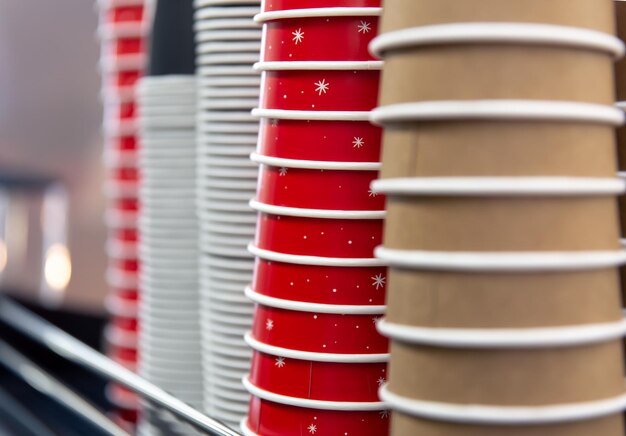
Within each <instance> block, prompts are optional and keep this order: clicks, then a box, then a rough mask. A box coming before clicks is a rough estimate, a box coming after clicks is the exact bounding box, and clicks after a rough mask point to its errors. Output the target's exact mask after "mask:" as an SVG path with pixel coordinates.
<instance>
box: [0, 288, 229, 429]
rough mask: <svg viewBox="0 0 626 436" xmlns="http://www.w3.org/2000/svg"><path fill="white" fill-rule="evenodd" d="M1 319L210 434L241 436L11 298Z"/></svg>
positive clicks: (1, 303)
mask: <svg viewBox="0 0 626 436" xmlns="http://www.w3.org/2000/svg"><path fill="white" fill-rule="evenodd" d="M0 320H1V321H3V322H5V323H6V324H8V325H10V326H11V327H12V328H14V329H15V330H17V331H19V332H21V333H22V334H24V335H26V336H28V337H30V338H31V339H33V340H35V341H36V342H38V343H40V344H42V345H43V346H45V347H46V348H48V349H49V350H51V351H52V352H54V353H56V354H58V355H59V356H61V357H63V358H65V359H67V360H69V361H71V362H74V363H76V364H78V365H81V366H83V367H85V368H87V369H89V370H90V371H93V372H96V373H98V374H100V375H102V376H103V377H105V378H107V379H109V380H113V381H115V382H116V383H119V384H121V385H124V386H126V387H127V388H128V389H130V390H132V391H134V392H136V393H137V394H138V395H140V396H141V397H143V398H145V399H146V400H148V401H149V402H150V403H152V404H154V405H156V406H159V407H162V408H164V409H166V410H168V411H169V412H171V413H172V414H173V415H175V416H177V417H178V418H180V419H181V420H183V421H185V422H187V423H189V424H191V425H192V426H193V427H195V428H196V429H198V430H200V431H203V432H205V433H206V434H209V435H212V436H239V433H237V432H235V431H233V430H231V429H230V428H229V427H227V426H226V425H224V424H222V423H221V422H219V421H217V420H215V419H213V418H210V417H208V416H206V415H204V414H203V413H201V412H199V411H197V410H196V409H194V408H193V407H191V406H189V405H187V404H185V403H183V402H182V401H180V400H179V399H177V398H175V397H173V396H172V395H170V394H168V393H167V392H165V391H164V390H163V389H161V388H159V387H157V386H155V385H153V384H152V383H150V382H148V381H147V380H145V379H143V378H142V377H139V376H138V375H137V374H135V373H133V372H132V371H129V370H128V369H126V368H124V367H123V366H121V365H119V364H118V363H116V362H114V361H112V360H111V359H109V358H107V357H105V356H103V355H102V354H100V353H98V352H97V351H96V350H94V349H93V348H91V347H89V346H87V345H85V344H83V343H82V342H81V341H79V340H77V339H76V338H74V337H72V336H71V335H68V334H67V333H65V332H64V331H63V330H61V329H59V328H58V327H55V326H53V325H52V324H50V323H49V322H47V321H45V320H44V319H42V318H41V317H39V316H37V315H35V314H34V313H32V312H30V311H29V310H27V309H25V308H23V307H22V306H21V305H19V304H17V303H14V302H12V301H10V300H9V299H8V298H7V297H1V298H0Z"/></svg>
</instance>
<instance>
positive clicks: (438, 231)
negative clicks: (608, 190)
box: [384, 195, 620, 252]
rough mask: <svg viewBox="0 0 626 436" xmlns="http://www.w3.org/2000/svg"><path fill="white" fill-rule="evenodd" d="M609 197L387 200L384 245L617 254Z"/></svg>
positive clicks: (615, 217) (615, 215)
mask: <svg viewBox="0 0 626 436" xmlns="http://www.w3.org/2000/svg"><path fill="white" fill-rule="evenodd" d="M619 237H620V234H619V220H618V211H617V201H616V198H615V197H613V196H608V195H607V196H588V197H583V196H581V197H567V196H534V197H530V196H529V197H505V196H500V197H498V196H496V197H489V196H486V197H476V196H474V197H469V196H440V197H437V196H388V197H387V217H386V220H385V238H384V240H385V243H384V245H385V247H387V248H392V249H404V250H426V251H480V252H500V251H508V252H511V251H593V250H618V249H619V247H620V245H619Z"/></svg>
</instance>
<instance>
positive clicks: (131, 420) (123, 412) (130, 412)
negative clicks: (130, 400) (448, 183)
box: [113, 408, 139, 424]
mask: <svg viewBox="0 0 626 436" xmlns="http://www.w3.org/2000/svg"><path fill="white" fill-rule="evenodd" d="M113 416H114V419H115V420H119V422H121V423H122V424H136V423H137V421H138V420H139V411H137V410H135V409H124V408H120V409H117V410H116V411H115V413H114V415H113Z"/></svg>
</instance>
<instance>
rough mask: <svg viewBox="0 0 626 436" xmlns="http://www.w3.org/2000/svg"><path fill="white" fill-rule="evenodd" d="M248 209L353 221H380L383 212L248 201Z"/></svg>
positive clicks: (285, 214)
mask: <svg viewBox="0 0 626 436" xmlns="http://www.w3.org/2000/svg"><path fill="white" fill-rule="evenodd" d="M250 207H251V208H252V209H254V210H256V211H259V212H263V213H267V214H272V215H283V216H293V217H303V218H321V219H354V220H382V219H384V218H385V215H386V212H385V211H384V210H331V209H304V208H298V207H287V206H275V205H273V204H266V203H261V202H259V201H257V200H254V199H253V200H250Z"/></svg>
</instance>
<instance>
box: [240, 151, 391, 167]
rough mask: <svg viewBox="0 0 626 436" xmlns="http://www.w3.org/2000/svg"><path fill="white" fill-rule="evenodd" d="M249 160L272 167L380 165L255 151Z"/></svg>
mask: <svg viewBox="0 0 626 436" xmlns="http://www.w3.org/2000/svg"><path fill="white" fill-rule="evenodd" d="M250 160H251V161H253V162H257V163H259V164H263V165H269V166H273V167H281V168H302V169H311V170H343V171H378V170H380V168H381V167H382V164H381V163H380V162H333V161H315V160H304V159H286V158H281V157H272V156H265V155H263V154H259V153H256V152H253V153H251V154H250Z"/></svg>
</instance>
